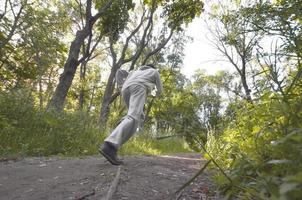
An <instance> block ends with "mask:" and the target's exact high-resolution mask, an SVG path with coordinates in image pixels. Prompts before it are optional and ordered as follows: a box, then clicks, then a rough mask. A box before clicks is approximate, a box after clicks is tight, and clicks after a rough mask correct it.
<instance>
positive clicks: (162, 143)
mask: <svg viewBox="0 0 302 200" xmlns="http://www.w3.org/2000/svg"><path fill="white" fill-rule="evenodd" d="M188 152H192V150H190V148H189V146H188V145H187V143H186V142H185V141H184V140H183V139H181V138H168V139H164V140H156V139H154V138H152V137H150V136H148V133H145V134H142V135H138V136H136V137H134V138H132V139H131V140H130V141H128V142H127V143H126V144H125V145H124V146H123V147H122V148H121V151H120V154H122V155H165V154H175V153H188Z"/></svg>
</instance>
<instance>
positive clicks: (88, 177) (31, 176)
mask: <svg viewBox="0 0 302 200" xmlns="http://www.w3.org/2000/svg"><path fill="white" fill-rule="evenodd" d="M124 160H125V165H123V166H122V167H121V170H120V177H119V182H118V185H117V188H116V190H115V192H114V194H113V196H112V199H114V200H126V199H129V200H142V199H144V200H149V199H150V200H157V199H158V200H161V199H175V195H174V196H172V194H173V193H174V192H175V191H176V190H177V189H178V188H179V187H180V186H182V185H183V184H184V183H185V182H186V181H187V180H188V179H190V178H191V177H192V176H193V175H194V174H195V173H196V172H197V171H198V169H200V168H201V166H202V165H203V164H204V163H205V161H204V160H202V159H200V156H199V155H197V154H178V155H175V156H126V157H124ZM117 169H118V167H116V166H112V165H110V164H109V163H108V162H107V161H105V160H104V159H103V158H102V157H100V156H94V157H85V158H83V159H80V158H58V157H50V158H42V157H39V158H25V159H22V160H19V161H4V162H1V163H0V199H1V200H2V199H3V200H10V199H16V200H17V199H22V200H23V199H24V200H40V199H56V200H60V199H70V200H72V199H102V198H104V197H105V196H106V194H107V192H108V189H109V187H110V185H111V183H112V181H113V180H114V178H115V176H116V173H117ZM212 188H213V187H212V184H211V183H210V181H209V178H208V176H207V174H204V175H201V176H200V177H199V178H198V180H197V181H196V182H195V183H194V184H192V185H190V187H188V188H186V189H185V190H184V191H183V192H182V193H181V195H179V196H178V197H179V199H186V200H187V199H205V197H206V196H207V197H208V198H207V199H218V198H217V197H213V192H211V190H212ZM211 193H212V194H211Z"/></svg>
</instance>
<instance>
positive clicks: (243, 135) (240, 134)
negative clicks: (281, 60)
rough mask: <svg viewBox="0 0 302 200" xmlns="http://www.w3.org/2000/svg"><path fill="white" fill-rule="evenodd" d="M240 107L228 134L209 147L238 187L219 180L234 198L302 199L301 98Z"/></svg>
mask: <svg viewBox="0 0 302 200" xmlns="http://www.w3.org/2000/svg"><path fill="white" fill-rule="evenodd" d="M272 97H273V98H272ZM240 107H241V108H240V109H238V110H236V118H235V120H234V121H233V122H232V123H231V124H230V125H229V127H228V128H227V129H225V131H224V133H223V134H222V135H221V136H220V137H214V136H211V137H210V138H209V140H208V142H207V146H206V147H207V150H208V151H209V152H210V154H211V155H212V156H213V157H214V158H215V159H216V161H217V162H218V163H219V164H220V165H221V166H223V168H224V170H225V171H226V172H227V174H228V176H230V177H231V179H232V183H230V182H229V181H228V180H227V179H226V178H225V177H223V176H222V175H221V174H216V175H215V176H214V180H216V182H217V183H218V185H219V186H220V188H221V189H222V191H224V192H225V194H227V196H229V197H230V198H234V197H237V198H239V199H290V200H295V199H297V200H298V199H301V197H302V151H301V149H302V124H301V121H302V105H301V97H300V96H296V97H295V98H293V99H290V100H289V101H287V102H286V101H283V100H282V99H281V98H279V97H278V96H277V95H269V94H267V95H265V96H263V98H262V99H261V101H259V102H258V103H254V104H249V103H246V104H244V106H243V107H242V106H240Z"/></svg>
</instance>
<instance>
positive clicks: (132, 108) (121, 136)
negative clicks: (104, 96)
mask: <svg viewBox="0 0 302 200" xmlns="http://www.w3.org/2000/svg"><path fill="white" fill-rule="evenodd" d="M129 91H130V95H129V96H130V97H129V96H128V95H127V93H126V94H123V96H124V99H125V102H126V104H127V107H128V113H127V116H125V117H124V118H123V120H122V121H121V122H120V123H119V124H118V126H117V127H116V128H115V129H114V130H113V131H112V133H111V134H110V135H109V136H108V137H107V138H106V139H105V141H106V142H109V143H111V144H112V145H113V146H114V147H116V148H117V149H118V148H120V147H121V146H122V145H123V144H124V143H125V142H126V141H128V140H129V139H130V138H131V136H132V135H133V134H134V133H135V131H136V130H137V128H138V125H139V122H140V120H141V119H140V118H141V115H142V113H143V107H144V103H145V100H146V89H145V88H144V87H142V86H139V85H133V86H130V87H129Z"/></svg>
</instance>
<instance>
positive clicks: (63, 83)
mask: <svg viewBox="0 0 302 200" xmlns="http://www.w3.org/2000/svg"><path fill="white" fill-rule="evenodd" d="M91 2H92V1H91V0H88V1H87V7H86V24H85V27H84V28H83V29H82V30H79V31H77V33H76V37H75V39H74V40H73V41H72V43H71V45H70V48H69V54H68V58H67V61H66V62H65V64H64V71H63V73H62V75H61V77H60V80H59V84H58V86H57V88H56V90H55V92H54V94H53V96H52V98H51V100H50V102H49V104H48V106H47V110H50V109H54V110H57V111H62V110H63V108H64V102H65V99H66V96H67V93H68V90H69V88H70V86H71V83H72V80H73V78H74V75H75V73H76V70H77V67H78V65H79V64H80V63H81V62H82V61H85V59H86V58H87V57H89V51H88V53H86V55H84V56H83V57H82V58H81V59H80V60H79V54H80V49H81V46H82V45H83V43H84V41H85V39H86V38H87V37H88V36H89V35H91V32H92V27H93V25H94V23H95V22H96V21H97V20H98V19H99V18H100V17H101V16H102V14H103V13H104V12H105V10H106V9H108V8H109V7H110V5H111V4H112V2H113V0H111V1H108V2H107V3H106V4H105V6H104V7H103V8H102V9H101V10H100V11H99V12H98V13H97V14H96V15H95V16H93V17H92V16H91Z"/></svg>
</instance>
